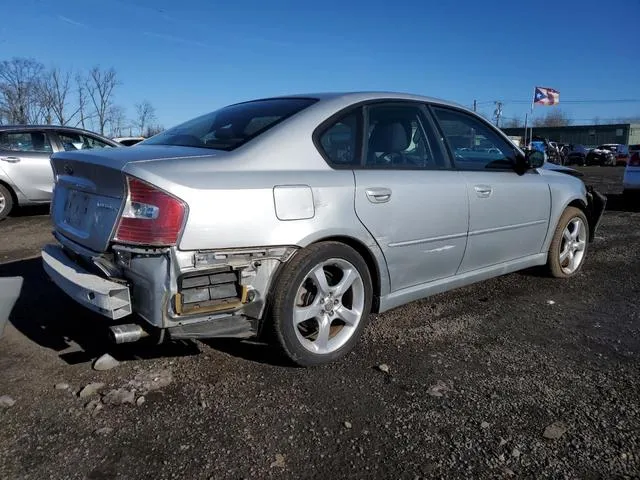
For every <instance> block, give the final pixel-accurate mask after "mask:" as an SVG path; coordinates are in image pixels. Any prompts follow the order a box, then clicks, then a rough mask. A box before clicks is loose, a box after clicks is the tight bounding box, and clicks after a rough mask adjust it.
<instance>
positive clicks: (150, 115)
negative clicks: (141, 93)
mask: <svg viewBox="0 0 640 480" xmlns="http://www.w3.org/2000/svg"><path fill="white" fill-rule="evenodd" d="M155 119H156V109H155V108H154V107H153V105H151V102H149V100H144V101H143V102H142V103H137V104H136V120H135V125H136V127H138V129H139V130H140V135H142V134H143V133H144V128H145V127H146V126H149V125H150V124H151V123H152V122H153V121H155Z"/></svg>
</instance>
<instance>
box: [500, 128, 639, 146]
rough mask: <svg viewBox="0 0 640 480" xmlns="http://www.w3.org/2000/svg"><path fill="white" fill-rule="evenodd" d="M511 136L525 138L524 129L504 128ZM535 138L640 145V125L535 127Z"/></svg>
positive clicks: (587, 143) (561, 141) (576, 142)
mask: <svg viewBox="0 0 640 480" xmlns="http://www.w3.org/2000/svg"><path fill="white" fill-rule="evenodd" d="M502 131H504V132H505V133H506V134H507V135H509V136H521V137H523V136H524V127H520V128H503V129H502ZM533 136H534V137H536V136H538V137H544V138H548V139H549V140H551V141H554V142H560V143H571V144H573V145H577V144H579V145H585V146H590V147H595V146H597V145H602V144H603V143H620V144H623V145H630V144H640V123H615V124H612V125H571V126H567V127H533Z"/></svg>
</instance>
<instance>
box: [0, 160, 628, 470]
mask: <svg viewBox="0 0 640 480" xmlns="http://www.w3.org/2000/svg"><path fill="white" fill-rule="evenodd" d="M583 170H584V171H585V172H586V174H587V179H588V181H590V182H596V183H597V184H598V186H599V187H600V189H601V190H603V191H604V192H605V193H608V195H609V206H608V211H607V212H606V214H605V217H604V219H603V223H602V226H601V228H600V231H599V233H598V237H597V239H596V241H595V242H594V243H593V244H591V245H590V251H589V253H588V259H587V263H586V265H585V268H584V270H583V272H582V273H581V274H580V275H579V276H578V277H576V278H574V279H572V280H570V281H558V280H553V279H550V278H546V277H544V276H541V275H540V273H539V272H538V271H535V270H534V271H527V272H521V273H516V274H512V275H507V276H503V277H500V278H497V279H494V280H491V281H488V282H484V283H481V284H477V285H474V286H471V287H467V288H463V289H459V290H456V291H453V292H449V293H446V294H441V295H437V296H434V297H431V298H429V299H426V300H422V301H418V302H414V303H412V304H410V305H407V306H405V307H402V308H398V309H396V310H394V311H391V312H388V313H385V314H382V315H378V316H376V317H375V318H374V319H373V322H372V324H371V326H370V328H369V329H368V330H367V332H366V334H365V336H364V338H363V339H362V341H361V343H360V344H359V347H358V348H357V349H356V351H355V352H354V353H352V354H351V355H349V356H347V358H345V359H344V360H343V361H341V362H339V363H336V364H333V365H329V366H327V367H322V368H318V369H313V370H305V369H300V368H294V367H291V366H290V365H288V364H287V363H286V362H285V361H284V360H283V359H282V357H280V356H279V354H278V353H277V351H275V350H273V349H271V348H269V347H266V346H263V345H256V344H251V343H246V342H237V341H209V342H195V343H193V342H183V343H175V344H170V345H164V346H161V347H148V346H146V347H143V346H140V345H138V346H135V348H134V347H133V346H125V347H119V348H114V347H112V346H110V345H109V344H108V343H107V342H106V340H105V339H104V336H103V329H104V327H105V322H104V321H102V320H101V319H100V318H97V317H95V316H93V315H91V314H89V313H87V312H86V311H84V310H83V309H81V308H79V307H77V306H76V305H75V304H74V303H73V302H72V301H70V300H68V299H67V298H65V297H63V296H61V294H60V293H58V292H57V291H56V289H55V288H54V287H53V286H52V285H51V284H50V283H49V282H48V281H47V280H46V278H45V276H44V274H43V272H42V269H41V266H40V260H39V259H38V258H31V257H33V256H34V255H37V252H38V249H39V247H40V246H41V245H42V244H43V243H45V242H47V241H49V239H50V234H49V222H48V219H47V218H46V215H38V213H41V214H46V209H45V210H44V212H38V211H35V212H26V214H24V215H22V216H17V217H12V218H10V219H8V220H7V221H5V222H2V223H1V224H0V232H2V233H0V235H1V241H0V262H5V263H4V264H2V265H0V276H7V275H18V274H19V275H23V276H24V277H25V288H24V292H23V296H22V298H21V299H20V300H19V303H18V305H17V306H16V309H15V311H14V314H13V317H12V325H10V326H8V327H7V331H6V333H5V337H4V338H2V340H0V372H1V373H0V478H3V479H4V478H6V479H17V478H20V479H22V478H25V479H27V478H33V479H38V480H39V479H41V478H51V479H58V478H59V479H75V478H78V479H81V478H82V479H96V480H102V479H115V478H135V479H139V478H149V479H165V478H166V479H169V478H189V479H200V478H203V479H208V478H215V479H219V478H234V479H236V478H322V479H324V478H328V477H329V476H333V477H337V478H409V479H413V478H447V479H449V478H510V477H513V478H588V479H590V478H593V479H595V478H603V479H609V478H638V476H639V475H640V401H639V399H640V385H639V380H640V361H639V355H640V319H639V314H638V308H637V307H638V303H637V298H638V293H639V292H640V260H639V258H638V255H637V253H636V252H637V249H638V247H639V246H640V229H638V222H639V221H640V213H638V211H637V209H635V208H631V207H630V206H626V205H624V204H623V203H622V201H621V199H620V191H619V186H620V180H621V175H622V169H614V168H598V167H594V168H585V169H583ZM107 351H108V352H109V353H110V354H111V355H113V357H115V358H116V359H117V360H119V361H120V363H119V365H117V366H116V367H115V368H113V369H111V370H107V371H95V370H93V369H92V368H91V363H92V361H93V360H94V359H96V358H97V357H99V356H100V355H101V354H103V353H105V352H107ZM383 364H384V365H386V366H387V367H388V371H387V368H385V366H383ZM92 382H98V383H102V384H104V385H103V386H102V387H100V385H93V386H90V388H89V389H88V390H85V391H84V392H83V393H82V396H79V392H80V391H81V390H82V389H83V388H84V387H86V386H87V385H89V384H91V383H92ZM92 389H93V390H97V393H93V394H91V392H90V390H92ZM100 394H102V395H104V396H103V397H102V401H98V400H99V399H100ZM3 396H4V397H3ZM13 402H15V403H13ZM12 403H13V404H12ZM10 404H12V405H11V406H10Z"/></svg>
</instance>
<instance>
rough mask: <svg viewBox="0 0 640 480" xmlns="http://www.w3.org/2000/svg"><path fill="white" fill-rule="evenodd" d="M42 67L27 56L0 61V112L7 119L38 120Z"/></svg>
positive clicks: (14, 121)
mask: <svg viewBox="0 0 640 480" xmlns="http://www.w3.org/2000/svg"><path fill="white" fill-rule="evenodd" d="M43 71H44V67H43V65H42V64H41V63H40V62H37V61H35V60H33V59H29V58H18V57H15V58H12V59H11V60H4V61H2V62H0V112H1V113H2V116H3V117H4V118H5V119H6V120H7V122H9V123H19V124H26V123H37V122H38V120H39V119H40V113H41V110H40V103H39V102H38V93H39V85H40V82H41V79H42V72H43Z"/></svg>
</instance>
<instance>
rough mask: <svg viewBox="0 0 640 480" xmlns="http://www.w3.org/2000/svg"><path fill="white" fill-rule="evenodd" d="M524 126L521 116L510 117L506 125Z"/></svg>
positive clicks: (508, 126)
mask: <svg viewBox="0 0 640 480" xmlns="http://www.w3.org/2000/svg"><path fill="white" fill-rule="evenodd" d="M522 126H523V123H522V119H521V118H520V117H512V118H510V119H509V120H508V121H507V123H506V125H505V127H507V128H520V127H522Z"/></svg>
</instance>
